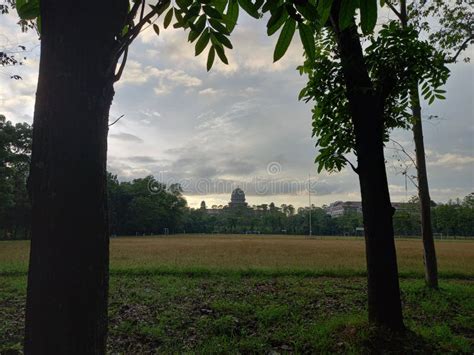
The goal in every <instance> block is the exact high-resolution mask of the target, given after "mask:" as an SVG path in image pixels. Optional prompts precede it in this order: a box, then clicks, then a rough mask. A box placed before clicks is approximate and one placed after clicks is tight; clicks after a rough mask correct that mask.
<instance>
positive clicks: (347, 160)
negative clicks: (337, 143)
mask: <svg viewBox="0 0 474 355" xmlns="http://www.w3.org/2000/svg"><path fill="white" fill-rule="evenodd" d="M341 158H342V159H343V160H344V161H345V162H346V163H347V164H349V165H350V166H351V168H352V170H354V172H355V173H356V174H357V175H358V174H359V168H358V167H356V166H354V164H352V163H351V162H350V160H349V159H347V158H346V157H345V156H343V155H341Z"/></svg>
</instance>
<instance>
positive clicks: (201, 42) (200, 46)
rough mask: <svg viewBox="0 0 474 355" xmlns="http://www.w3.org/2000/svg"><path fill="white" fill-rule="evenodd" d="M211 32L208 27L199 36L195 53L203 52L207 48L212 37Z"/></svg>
mask: <svg viewBox="0 0 474 355" xmlns="http://www.w3.org/2000/svg"><path fill="white" fill-rule="evenodd" d="M210 37H211V36H210V34H209V29H206V30H205V31H204V32H203V33H202V35H201V37H199V39H198V41H197V42H196V51H195V54H196V55H199V54H201V53H202V51H203V50H204V49H205V48H206V46H207V44H208V43H209V38H210Z"/></svg>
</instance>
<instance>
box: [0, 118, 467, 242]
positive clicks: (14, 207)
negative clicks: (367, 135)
mask: <svg viewBox="0 0 474 355" xmlns="http://www.w3.org/2000/svg"><path fill="white" fill-rule="evenodd" d="M30 153H31V126H29V125H28V124H26V123H22V124H16V125H13V124H11V122H8V121H6V120H5V119H4V117H3V116H1V115H0V239H28V238H29V237H30V224H29V223H30V210H31V207H30V202H29V198H28V192H27V177H28V168H29V157H30ZM108 207H109V212H110V215H109V223H110V232H111V234H112V235H144V234H146V235H148V234H163V233H262V234H269V233H271V234H308V233H309V209H308V208H306V209H305V208H299V209H297V210H295V208H294V207H293V206H292V205H282V206H280V207H277V206H275V205H274V204H273V203H270V204H268V205H267V204H265V205H259V206H254V207H252V208H237V209H230V208H224V209H220V210H213V209H211V210H207V209H205V208H199V209H192V208H189V207H187V204H186V200H185V198H184V197H183V195H182V191H181V187H180V186H179V185H177V184H175V185H170V186H166V185H164V184H161V183H159V182H157V181H155V180H154V179H153V177H152V176H148V177H145V178H142V179H135V180H133V181H130V182H119V181H118V179H117V177H116V176H114V175H112V174H109V175H108ZM203 207H204V206H203ZM432 211H433V228H434V233H437V234H439V235H444V236H474V194H472V193H471V194H470V195H468V196H466V197H465V198H464V199H463V200H462V201H461V200H456V201H450V202H449V203H447V204H439V205H436V204H433V207H432ZM311 226H312V233H313V234H314V235H355V234H356V228H360V227H362V216H361V215H360V214H357V213H350V214H346V215H343V216H340V217H337V218H331V217H330V216H329V215H328V214H326V212H325V211H324V209H323V208H319V207H313V208H312V209H311ZM71 227H72V228H73V226H71ZM394 228H395V234H396V235H402V236H403V235H406V236H412V235H419V234H420V215H419V209H418V204H417V201H416V199H414V200H412V203H411V204H409V205H408V207H407V208H404V209H403V210H398V211H396V212H395V215H394ZM358 233H359V234H361V232H360V231H359V232H358Z"/></svg>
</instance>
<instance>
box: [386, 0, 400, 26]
mask: <svg viewBox="0 0 474 355" xmlns="http://www.w3.org/2000/svg"><path fill="white" fill-rule="evenodd" d="M385 3H386V4H387V5H388V7H389V8H390V10H392V11H393V13H394V14H395V15H397V17H398V18H399V19H400V21H403V18H402V14H401V13H400V11H398V10H397V9H396V7H395V6H393V4H392V3H390V1H388V0H385Z"/></svg>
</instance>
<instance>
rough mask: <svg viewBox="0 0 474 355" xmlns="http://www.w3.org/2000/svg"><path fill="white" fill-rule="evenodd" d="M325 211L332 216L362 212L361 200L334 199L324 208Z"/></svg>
mask: <svg viewBox="0 0 474 355" xmlns="http://www.w3.org/2000/svg"><path fill="white" fill-rule="evenodd" d="M326 213H327V214H328V215H330V216H331V217H332V218H336V217H340V216H343V215H346V214H349V213H362V202H359V201H345V202H344V201H336V202H333V203H331V204H330V205H329V206H328V207H327V208H326Z"/></svg>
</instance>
